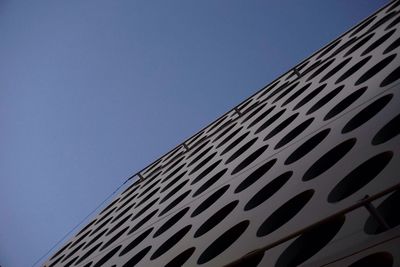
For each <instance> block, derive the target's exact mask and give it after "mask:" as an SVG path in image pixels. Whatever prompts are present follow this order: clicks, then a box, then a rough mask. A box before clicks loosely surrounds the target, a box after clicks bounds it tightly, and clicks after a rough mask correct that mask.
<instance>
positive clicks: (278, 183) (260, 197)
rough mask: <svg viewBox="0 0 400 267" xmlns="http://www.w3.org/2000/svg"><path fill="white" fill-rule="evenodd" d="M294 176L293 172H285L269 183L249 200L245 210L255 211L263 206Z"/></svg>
mask: <svg viewBox="0 0 400 267" xmlns="http://www.w3.org/2000/svg"><path fill="white" fill-rule="evenodd" d="M292 174H293V172H292V171H288V172H285V173H283V174H281V175H279V176H278V177H276V178H275V179H274V180H272V181H271V182H269V183H268V184H267V185H265V186H264V187H263V188H261V189H260V190H259V191H258V192H257V193H256V194H255V195H254V196H253V197H252V198H251V199H250V200H249V202H247V204H246V206H245V207H244V210H251V209H254V208H255V207H257V206H259V205H261V204H262V203H263V202H265V201H266V200H268V199H269V198H270V197H272V196H273V195H274V194H275V193H276V192H278V191H279V189H281V188H282V186H283V185H284V184H285V183H286V182H287V181H288V180H289V178H290V177H291V176H292Z"/></svg>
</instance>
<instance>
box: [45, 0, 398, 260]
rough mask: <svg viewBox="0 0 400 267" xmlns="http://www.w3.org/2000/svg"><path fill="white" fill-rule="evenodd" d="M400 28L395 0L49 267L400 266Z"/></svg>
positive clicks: (178, 157)
mask: <svg viewBox="0 0 400 267" xmlns="http://www.w3.org/2000/svg"><path fill="white" fill-rule="evenodd" d="M399 25H400V2H398V1H396V2H393V3H391V4H389V5H388V6H386V7H384V8H382V9H381V10H379V11H378V12H377V13H376V14H373V15H371V16H370V17H369V18H367V19H366V20H365V21H363V22H362V23H360V24H359V25H357V26H356V27H354V28H353V29H351V30H350V31H348V32H347V33H345V34H344V35H342V36H341V37H339V38H338V39H337V40H335V41H333V42H332V43H330V44H329V45H327V46H326V47H324V48H323V49H321V50H320V51H318V52H316V53H315V54H314V55H312V56H311V57H310V58H308V59H306V60H305V61H303V62H302V63H300V64H299V65H297V66H296V67H295V68H294V69H292V70H290V71H288V72H287V73H285V74H284V75H283V76H281V77H279V78H278V79H277V80H275V81H273V82H272V83H271V84H269V85H268V86H266V87H265V88H264V89H262V90H260V91H259V92H258V93H256V94H255V95H253V96H251V97H250V98H249V99H247V100H246V101H245V102H243V103H242V104H240V105H239V106H237V107H235V108H234V109H232V110H231V111H229V112H228V113H226V114H225V115H224V116H222V117H221V118H220V119H218V120H217V121H215V122H213V123H212V124H211V125H209V126H208V127H206V128H205V129H203V130H202V131H201V132H200V133H198V134H197V135H195V136H194V137H192V138H190V139H189V140H187V141H186V142H185V143H183V144H182V145H179V146H178V147H177V148H176V149H174V150H173V151H171V152H169V153H168V154H167V155H165V156H163V157H162V158H161V159H159V160H157V161H156V162H155V163H154V164H152V165H151V166H150V167H148V168H146V169H145V170H143V171H142V172H140V179H139V178H138V176H136V178H138V179H137V180H136V182H134V183H133V182H132V181H134V180H135V179H136V178H135V179H132V180H130V183H131V184H130V185H129V186H128V187H127V188H126V190H124V191H123V192H122V193H121V194H119V195H118V196H117V197H116V198H115V200H113V201H112V203H111V204H110V205H109V206H108V207H106V208H105V209H104V210H103V211H101V212H100V214H99V215H98V216H96V217H95V219H94V220H93V221H92V222H91V223H89V224H88V225H87V226H86V227H84V228H83V229H82V230H81V231H80V232H79V233H77V234H76V236H75V237H73V238H72V239H71V240H70V241H68V242H67V244H66V245H65V246H64V247H63V248H62V249H60V250H59V251H58V252H57V253H55V255H53V256H52V257H51V258H50V259H49V260H48V261H47V262H46V263H45V266H47V267H51V266H96V267H97V266H135V265H137V266H196V265H201V266H223V265H228V264H231V266H278V267H281V266H297V265H301V264H302V265H304V266H352V267H355V266H400V229H399V227H398V225H399V224H400V213H399V206H398V205H400V191H399V182H400V178H399V177H400V176H399V175H400V136H399V133H400V91H399V90H400V55H399V46H400V29H399ZM250 252H252V253H250ZM248 253H250V254H248ZM246 255H247V256H246ZM371 264H372V265H371Z"/></svg>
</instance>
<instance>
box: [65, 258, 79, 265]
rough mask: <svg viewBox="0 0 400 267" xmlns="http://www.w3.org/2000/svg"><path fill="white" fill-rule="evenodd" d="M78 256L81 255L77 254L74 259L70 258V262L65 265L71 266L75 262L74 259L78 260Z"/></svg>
mask: <svg viewBox="0 0 400 267" xmlns="http://www.w3.org/2000/svg"><path fill="white" fill-rule="evenodd" d="M78 258H79V256H76V257H75V258H73V259H72V260H70V261H69V262H67V263H66V264H65V265H64V267H69V266H71V265H72V264H73V263H74V261H76V260H77V259H78Z"/></svg>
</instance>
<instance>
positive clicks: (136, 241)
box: [119, 228, 154, 256]
mask: <svg viewBox="0 0 400 267" xmlns="http://www.w3.org/2000/svg"><path fill="white" fill-rule="evenodd" d="M153 229H154V228H150V229H147V230H146V231H144V232H143V233H141V234H140V235H139V236H138V237H136V238H135V239H134V240H132V241H131V242H130V243H129V244H128V245H127V246H126V247H125V248H124V249H123V250H122V251H121V253H120V254H119V256H123V255H125V254H126V253H128V252H129V251H131V250H132V249H134V248H135V247H136V246H137V245H139V244H140V243H141V242H142V241H143V240H144V239H145V238H146V237H147V236H148V235H149V234H150V233H151V231H153Z"/></svg>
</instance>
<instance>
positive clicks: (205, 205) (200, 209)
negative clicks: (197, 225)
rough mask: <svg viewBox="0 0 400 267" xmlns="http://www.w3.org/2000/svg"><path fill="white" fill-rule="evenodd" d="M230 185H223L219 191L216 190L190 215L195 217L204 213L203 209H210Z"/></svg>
mask: <svg viewBox="0 0 400 267" xmlns="http://www.w3.org/2000/svg"><path fill="white" fill-rule="evenodd" d="M228 188H229V185H225V186H223V187H221V188H220V189H218V190H217V191H215V192H214V193H213V194H212V195H211V196H209V197H208V198H207V199H205V200H204V201H203V202H202V203H201V204H200V205H199V206H198V207H197V208H196V209H195V210H194V211H193V213H192V215H190V217H195V216H197V215H199V214H200V213H202V212H203V211H205V210H206V209H208V208H209V207H210V206H211V205H212V204H214V203H215V202H217V200H218V199H220V198H221V197H222V196H223V195H224V194H225V192H226V191H227V190H228Z"/></svg>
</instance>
